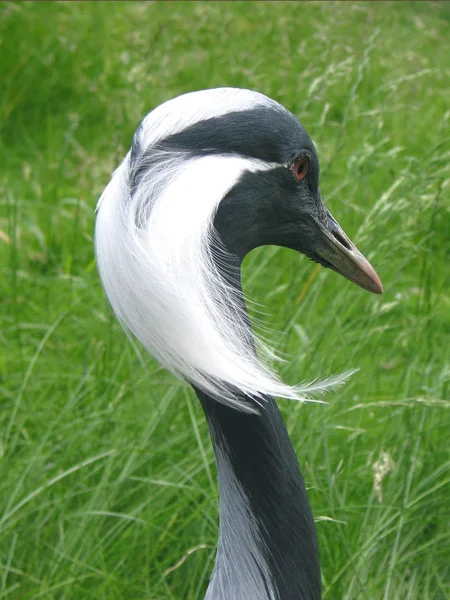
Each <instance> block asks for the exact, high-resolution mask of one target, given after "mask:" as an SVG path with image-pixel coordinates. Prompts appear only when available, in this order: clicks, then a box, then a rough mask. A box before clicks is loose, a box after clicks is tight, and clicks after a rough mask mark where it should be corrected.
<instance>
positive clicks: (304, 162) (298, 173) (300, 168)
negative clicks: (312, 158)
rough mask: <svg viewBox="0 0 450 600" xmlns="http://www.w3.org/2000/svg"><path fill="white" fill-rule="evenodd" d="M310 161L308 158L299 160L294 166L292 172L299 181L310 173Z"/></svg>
mask: <svg viewBox="0 0 450 600" xmlns="http://www.w3.org/2000/svg"><path fill="white" fill-rule="evenodd" d="M308 167H309V161H308V159H307V158H297V160H296V161H295V162H294V164H293V166H292V172H293V173H294V177H295V179H296V180H297V181H301V180H302V179H303V178H304V177H305V175H306V174H307V172H308Z"/></svg>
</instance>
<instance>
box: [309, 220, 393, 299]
mask: <svg viewBox="0 0 450 600" xmlns="http://www.w3.org/2000/svg"><path fill="white" fill-rule="evenodd" d="M315 222H316V225H317V226H318V228H319V230H320V233H321V235H320V242H319V243H318V244H317V246H316V248H315V253H316V254H317V255H319V257H320V258H322V259H324V260H325V261H326V262H327V263H328V264H327V265H326V266H328V267H329V268H330V269H333V270H334V271H336V273H340V274H341V275H343V276H344V277H346V278H347V279H349V280H350V281H353V283H356V285H359V286H360V287H362V288H364V289H365V290H368V291H369V292H373V293H374V294H382V293H383V285H382V283H381V281H380V278H379V277H378V275H377V274H376V272H375V269H374V268H373V267H372V265H371V264H370V262H369V261H368V260H367V259H366V258H364V256H363V255H362V254H361V252H360V251H359V250H358V248H356V246H355V245H354V244H353V242H352V241H351V240H350V239H349V238H348V237H347V235H346V234H345V233H344V231H343V229H342V228H341V227H340V225H339V224H338V223H337V222H336V221H335V220H334V218H333V217H332V216H331V214H330V213H329V212H328V210H327V215H326V219H325V223H324V222H323V221H322V222H320V221H318V220H315Z"/></svg>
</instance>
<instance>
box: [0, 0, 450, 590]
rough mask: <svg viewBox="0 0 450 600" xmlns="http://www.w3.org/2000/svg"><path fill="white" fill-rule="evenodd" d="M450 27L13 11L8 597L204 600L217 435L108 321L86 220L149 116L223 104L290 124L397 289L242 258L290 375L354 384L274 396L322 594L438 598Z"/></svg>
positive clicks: (175, 5)
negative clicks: (200, 97) (304, 497)
mask: <svg viewBox="0 0 450 600" xmlns="http://www.w3.org/2000/svg"><path fill="white" fill-rule="evenodd" d="M449 25H450V4H449V3H446V2H393V3H389V2H380V3H379V2H170V3H169V2H114V3H113V2H105V3H102V2H80V3H78V2H66V3H63V2H49V3H46V2H35V3H28V2H24V3H17V2H13V3H11V2H5V3H2V4H1V6H0V82H1V83H0V131H1V137H0V151H1V163H2V164H1V168H0V191H1V195H0V198H1V200H0V259H1V262H0V268H1V277H0V307H1V332H0V343H1V355H0V397H1V400H0V421H1V425H0V470H1V471H0V472H1V476H0V506H1V508H0V598H7V599H11V600H12V599H20V600H24V599H31V598H46V599H64V600H65V599H77V600H79V599H85V598H96V599H105V600H106V599H107V600H110V599H124V598H129V599H133V600H136V599H151V600H165V599H174V600H179V599H183V600H185V599H189V600H194V599H195V600H201V599H202V598H203V595H204V593H205V589H206V586H207V582H208V578H209V574H210V572H211V568H212V564H213V561H214V552H215V544H216V539H217V502H218V495H217V489H216V483H215V466H214V461H213V455H212V450H211V447H210V442H209V439H208V432H207V429H206V425H205V421H204V418H203V415H202V413H201V410H200V407H199V404H198V402H197V399H196V398H195V396H194V395H193V393H192V392H191V391H190V389H189V388H188V387H186V386H184V385H183V384H181V383H180V382H178V381H176V380H175V379H174V378H173V377H172V376H170V375H169V374H168V373H166V372H165V371H164V370H163V369H161V368H160V367H159V366H158V365H157V364H156V363H155V362H154V361H153V360H152V359H150V358H149V357H147V356H146V355H145V354H144V353H143V351H142V350H141V349H140V348H139V347H138V346H137V345H132V344H131V343H130V341H129V340H128V339H127V338H126V336H125V335H124V333H123V332H122V331H121V329H120V327H119V325H118V324H117V322H116V320H115V319H114V318H113V317H112V315H111V311H110V309H109V307H108V304H107V302H106V299H105V296H104V294H103V291H102V289H101V286H100V281H99V278H98V275H97V272H96V266H95V261H94V255H93V227H94V218H95V215H94V210H95V205H96V201H97V198H98V197H99V195H100V193H101V192H102V190H103V188H104V187H105V185H106V184H107V182H108V181H109V178H110V175H111V172H112V171H113V170H114V168H115V167H116V166H117V165H118V163H119V161H120V160H121V159H122V158H123V156H124V155H125V153H126V152H127V150H128V148H129V146H130V143H131V138H132V135H133V132H134V130H135V129H136V127H137V125H138V123H139V121H140V119H141V118H142V117H143V116H144V115H145V114H146V113H147V112H148V111H150V110H151V109H152V108H153V107H155V106H156V105H158V104H159V103H161V102H163V101H164V100H167V99H169V98H172V97H174V96H176V95H178V94H181V93H183V92H187V91H191V90H197V89H202V88H211V87H218V86H234V87H246V88H250V89H254V90H258V91H260V92H263V93H264V94H267V95H268V96H271V97H272V98H274V99H276V100H278V101H279V102H281V103H282V104H284V105H285V106H286V107H287V108H288V109H289V110H291V111H292V112H293V113H294V114H295V115H296V116H297V117H298V118H299V119H300V121H301V122H302V124H303V125H304V126H305V127H306V129H307V130H308V131H309V133H310V134H311V136H312V138H313V140H314V142H315V144H316V146H317V149H318V152H319V157H320V160H321V167H322V174H321V190H322V196H323V198H324V199H325V201H326V202H327V204H328V206H329V207H330V209H331V211H332V213H333V214H334V215H335V217H336V218H337V219H338V221H339V222H340V223H341V225H342V226H343V228H344V230H345V231H346V232H347V233H348V234H349V236H350V237H351V238H352V239H353V241H354V242H355V243H356V244H357V245H358V247H359V248H360V250H361V251H362V252H363V253H364V254H365V255H366V256H367V257H368V258H369V260H370V261H371V262H372V264H373V265H374V267H375V269H376V270H377V272H378V274H379V275H380V277H381V279H382V281H383V284H384V287H385V294H384V295H383V296H380V297H376V296H373V295H370V294H368V293H367V292H364V291H363V290H361V289H359V288H357V287H356V286H354V285H352V284H351V283H349V282H347V281H346V280H344V279H343V278H341V277H339V276H337V275H336V274H335V273H333V272H328V271H326V270H325V269H322V268H320V267H318V266H317V265H314V264H313V263H311V262H309V261H308V260H307V259H306V258H304V257H302V256H300V255H297V254H296V253H294V252H292V251H288V250H284V249H279V248H274V247H267V248H261V249H258V250H257V251H255V252H253V253H252V254H251V255H250V256H249V257H248V258H247V259H246V262H245V273H244V289H245V291H246V292H247V294H248V295H249V296H250V297H251V298H252V299H253V300H255V301H256V302H259V303H260V304H261V305H262V306H261V307H260V309H261V310H263V311H264V315H263V317H262V321H263V325H264V327H266V328H268V329H269V330H270V331H269V333H267V332H266V331H264V335H266V336H269V338H270V339H271V343H272V344H273V346H274V347H275V349H276V350H277V352H278V353H280V354H281V355H282V356H284V357H285V358H286V362H285V363H282V364H281V365H280V366H279V370H280V372H281V375H282V377H283V378H284V380H285V381H288V382H290V383H295V382H298V381H305V380H311V379H313V378H315V377H319V376H320V377H323V376H326V375H329V374H332V373H338V372H340V371H343V370H346V369H349V368H359V369H360V370H359V372H358V373H357V374H356V375H354V376H353V378H352V379H351V380H350V382H349V383H348V384H347V385H346V386H344V387H343V388H341V389H340V390H338V391H336V392H333V393H329V394H328V395H327V396H326V398H325V400H326V402H327V404H323V405H321V404H309V405H303V406H302V405H298V404H294V403H290V402H289V401H281V402H280V406H281V409H282V412H283V415H284V417H285V419H286V422H287V425H288V428H289V432H290V434H291V436H292V440H293V443H294V447H295V449H296V452H297V455H298V457H299V461H300V464H301V465H302V469H303V472H304V475H305V479H306V483H307V486H308V488H309V496H310V500H311V503H312V507H313V511H314V515H315V517H316V520H317V528H318V533H319V543H320V554H321V562H322V571H323V590H324V593H323V597H324V598H325V599H329V600H334V599H338V598H339V599H341V598H342V599H345V600H374V599H376V600H379V599H382V600H408V599H411V600H413V599H419V598H420V599H421V600H429V599H435V600H438V599H439V600H442V599H445V598H450V593H449V589H450V533H449V515H450V510H449V497H450V495H449V493H450V492H449V482H450V461H449V439H450V436H449V426H450V416H449V408H450V383H449V381H450V344H449V334H450V285H449V284H450V269H449V263H450V199H449V196H450V128H449V121H450V77H449V76H450V39H449V30H450V28H449ZM258 316H259V317H261V315H258Z"/></svg>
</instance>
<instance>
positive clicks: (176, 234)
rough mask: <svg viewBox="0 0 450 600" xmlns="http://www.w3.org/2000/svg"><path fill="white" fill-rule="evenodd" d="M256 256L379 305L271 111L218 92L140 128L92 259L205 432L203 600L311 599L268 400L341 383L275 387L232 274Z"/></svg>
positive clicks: (304, 155)
mask: <svg viewBox="0 0 450 600" xmlns="http://www.w3.org/2000/svg"><path fill="white" fill-rule="evenodd" d="M262 245H277V246H284V247H287V248H291V249H293V250H297V251H299V252H301V253H303V254H305V255H306V256H308V257H309V258H310V259H312V260H314V261H316V262H318V263H320V264H321V265H323V266H324V267H328V268H331V269H333V270H334V271H336V272H338V273H340V274H341V275H343V276H344V277H346V278H347V279H349V280H350V281H353V282H354V283H356V284H358V285H359V286H361V287H362V288H365V289H366V290H369V291H371V292H374V293H382V291H383V290H382V285H381V282H380V279H379V278H378V276H377V274H376V273H375V271H374V269H373V268H372V266H371V265H370V263H369V262H368V261H367V260H366V259H365V258H364V256H363V255H362V254H361V253H360V252H359V251H358V250H357V249H356V247H355V246H354V244H353V243H352V242H351V241H350V239H349V238H348V237H347V236H346V234H345V233H344V232H343V230H342V229H341V227H340V226H339V225H338V223H337V222H336V221H335V219H334V218H333V217H332V216H331V214H330V212H329V211H328V209H327V208H326V207H325V205H324V203H323V202H322V198H321V194H320V190H319V161H318V156H317V152H316V149H315V147H314V145H313V143H312V141H311V138H310V137H309V135H308V133H307V132H306V131H305V129H304V128H303V126H302V125H301V124H300V123H299V122H298V120H297V119H296V118H295V117H294V115H293V114H292V113H290V112H289V111H288V110H286V109H285V108H284V107H283V106H281V105H280V104H279V103H277V102H275V101H274V100H272V99H270V98H268V97H266V96H265V95H263V94H260V93H257V92H254V91H250V90H245V89H235V88H219V89H210V90H204V91H198V92H191V93H187V94H184V95H182V96H179V97H177V98H174V99H172V100H169V101H167V102H165V103H163V104H162V105H160V106H158V107H157V108H155V109H154V110H153V111H151V112H150V113H149V114H148V115H147V116H146V117H144V119H143V120H142V121H141V123H140V125H139V127H138V129H137V130H136V133H135V135H134V137H133V141H132V145H131V149H130V151H129V152H128V154H127V155H126V157H125V158H124V160H123V161H122V163H121V164H120V166H119V167H118V168H117V169H116V170H115V172H114V173H113V175H112V178H111V181H110V182H109V184H108V185H107V187H106V188H105V190H104V192H103V194H102V196H101V197H100V200H99V203H98V207H97V218H96V231H95V249H96V258H97V264H98V269H99V273H100V277H101V280H102V283H103V287H104V290H105V292H106V295H107V297H108V299H109V302H110V304H111V306H112V309H113V311H114V313H115V314H116V316H117V318H118V319H119V321H120V322H121V323H122V325H123V326H124V328H125V329H126V330H127V331H128V332H130V333H132V334H134V336H136V337H137V338H138V340H139V341H140V342H141V343H142V344H143V345H144V347H145V348H146V349H147V350H148V352H149V353H150V354H152V355H153V356H154V357H155V358H156V359H157V360H158V361H159V362H160V363H161V364H162V365H164V366H165V367H166V368H167V369H168V370H170V371H171V372H172V373H174V374H175V375H177V376H178V377H180V378H181V379H183V380H184V381H187V382H188V383H190V384H191V385H192V386H193V388H194V390H195V392H196V394H197V396H198V398H199V400H200V402H201V405H202V407H203V411H204V413H205V416H206V420H207V423H208V427H209V432H210V435H211V440H212V445H213V448H214V455H215V459H216V464H217V473H218V485H219V494H220V518H219V539H218V547H217V554H216V561H215V565H214V569H213V573H212V576H211V580H210V583H209V586H208V589H207V592H206V597H205V598H206V600H268V599H271V600H317V599H319V598H320V597H321V581H320V568H319V558H318V548H317V539H316V530H315V525H314V520H313V516H312V512H311V508H310V505H309V502H308V498H307V494H306V490H305V484H304V481H303V478H302V475H301V472H300V468H299V465H298V462H297V458H296V455H295V452H294V449H293V447H292V444H291V441H290V438H289V435H288V432H287V430H286V427H285V425H284V422H283V419H282V417H281V415H280V412H279V410H278V406H277V404H276V402H275V400H274V399H273V398H274V397H276V396H278V397H284V398H290V399H299V400H304V399H305V398H308V397H310V394H311V393H314V392H318V391H321V390H324V389H327V388H330V387H333V385H335V384H337V383H341V382H342V380H343V379H344V377H343V376H342V377H337V378H329V379H328V380H325V381H322V382H320V383H313V384H305V385H296V386H290V385H287V384H285V383H283V382H282V381H281V380H280V379H279V378H278V377H277V375H276V374H275V372H274V371H273V369H272V367H271V357H273V355H272V354H271V351H270V348H268V347H267V346H266V345H265V344H264V343H263V342H262V341H261V340H260V339H258V338H257V336H255V335H254V333H253V332H252V329H251V325H250V321H249V317H248V312H247V310H246V304H245V299H244V296H243V292H242V287H241V271H240V266H241V262H242V260H243V258H244V256H245V255H246V254H247V253H248V252H250V251H251V250H252V249H254V248H256V247H259V246H262Z"/></svg>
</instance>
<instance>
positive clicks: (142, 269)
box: [95, 90, 349, 412]
mask: <svg viewBox="0 0 450 600" xmlns="http://www.w3.org/2000/svg"><path fill="white" fill-rule="evenodd" d="M214 93H215V94H214ZM202 94H206V95H207V96H208V97H207V98H206V96H202ZM212 96H214V98H215V101H214V98H212ZM182 98H184V100H182V99H180V98H177V99H175V100H172V101H170V102H167V103H166V104H165V105H162V107H159V108H157V109H155V110H154V111H153V112H152V113H150V114H149V115H148V116H147V117H146V118H145V119H144V120H143V122H142V126H141V128H140V129H139V130H138V134H137V135H138V141H139V144H140V146H141V147H142V148H145V149H146V153H147V157H148V155H149V150H150V156H151V162H150V163H148V164H145V169H144V170H143V176H142V178H141V179H140V181H139V182H138V184H137V187H136V189H133V193H131V190H130V166H131V163H130V153H129V154H128V155H127V156H126V158H125V160H124V161H123V162H122V164H121V165H120V166H119V167H118V169H117V170H116V171H115V172H114V174H113V177H112V179H111V181H110V183H109V184H108V186H107V187H106V189H105V191H104V192H103V194H102V196H101V198H100V200H99V203H98V214H97V222H96V234H95V245H96V256H97V262H98V268H99V272H100V276H101V279H102V282H103V286H104V288H105V291H106V294H107V296H108V298H109V301H110V303H111V305H112V308H113V310H114V312H115V314H116V315H117V317H118V318H119V320H120V321H121V323H122V324H123V325H124V326H125V328H126V329H128V330H129V331H131V332H132V333H133V334H134V335H135V336H136V337H137V338H138V339H139V340H140V342H141V343H142V344H143V345H144V347H145V348H146V349H147V350H148V352H149V353H150V354H152V355H153V356H154V357H155V358H156V359H157V360H158V361H159V362H160V363H161V364H162V365H164V366H165V367H166V368H167V369H169V370H170V371H171V372H172V373H174V374H175V375H177V376H179V377H181V378H182V379H184V380H187V381H189V382H190V383H192V384H194V385H195V386H197V387H198V388H200V389H202V390H204V391H205V392H207V393H209V394H210V395H212V396H214V397H215V398H217V399H218V400H219V401H221V402H223V403H225V404H229V405H232V406H234V407H236V408H238V409H240V410H244V411H249V412H252V411H254V410H255V409H254V406H253V404H252V403H249V402H246V401H245V400H243V399H242V394H244V395H245V396H248V397H251V398H253V399H254V400H255V401H256V402H258V403H261V401H262V399H263V398H264V396H265V395H270V396H279V397H284V398H291V399H296V400H305V399H307V398H308V397H310V394H312V393H317V392H321V391H323V390H325V389H329V388H331V387H335V386H336V385H339V384H340V383H343V381H344V380H345V379H346V378H347V376H348V375H349V374H343V375H341V376H337V377H334V378H331V379H329V380H326V381H324V382H320V383H317V382H313V383H312V384H307V385H304V386H289V385H286V384H284V383H283V382H281V381H280V380H279V378H278V377H277V376H276V374H275V373H274V372H273V371H272V370H271V369H270V368H269V366H268V365H267V364H266V363H265V362H264V360H265V359H264V353H265V351H266V356H270V350H268V349H267V348H266V347H265V345H264V344H263V343H262V342H261V341H260V340H256V345H257V348H258V350H259V354H260V358H258V357H257V356H256V355H255V353H254V351H253V348H252V345H251V344H249V343H248V340H249V339H252V336H253V334H252V332H251V331H250V327H249V325H248V323H247V321H246V319H245V318H244V315H243V314H242V313H241V312H240V309H239V308H238V306H239V304H238V302H237V301H236V299H235V294H236V292H235V290H234V289H233V288H231V287H230V286H229V285H228V284H227V283H226V282H225V281H224V279H223V278H222V277H221V276H220V274H219V273H218V271H217V268H216V266H215V264H214V261H213V259H212V256H211V244H212V242H213V238H214V227H213V220H214V216H215V213H216V211H217V207H218V205H219V203H220V201H221V200H222V198H223V197H224V196H225V195H226V193H227V192H228V191H229V190H230V189H231V188H232V187H233V186H234V185H235V184H236V183H237V182H238V181H239V179H240V177H241V176H242V175H243V174H244V173H245V172H246V171H258V170H265V169H268V168H273V165H269V164H266V163H264V162H261V161H258V160H254V159H250V158H244V157H238V156H232V155H226V156H218V155H215V156H203V157H197V158H193V157H190V156H189V155H187V154H183V153H177V154H174V153H167V152H162V151H161V150H156V149H155V151H154V152H151V149H152V147H153V144H154V143H155V142H156V141H157V140H160V139H161V138H163V137H164V136H165V135H169V134H171V133H174V132H175V131H180V130H182V129H183V128H184V127H186V126H188V125H190V124H192V123H193V122H195V121H197V120H200V119H202V118H209V117H210V116H213V115H219V114H223V113H225V112H227V111H228V110H243V109H246V108H249V106H255V104H260V103H264V102H268V103H269V102H273V101H271V100H269V99H268V98H266V97H265V96H262V95H261V94H256V93H254V92H248V91H247V90H209V91H208V92H198V93H194V94H188V95H187V96H186V97H182ZM199 107H200V108H199ZM205 115H206V116H205ZM224 299H226V301H225V302H224V301H223V300H224Z"/></svg>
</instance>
